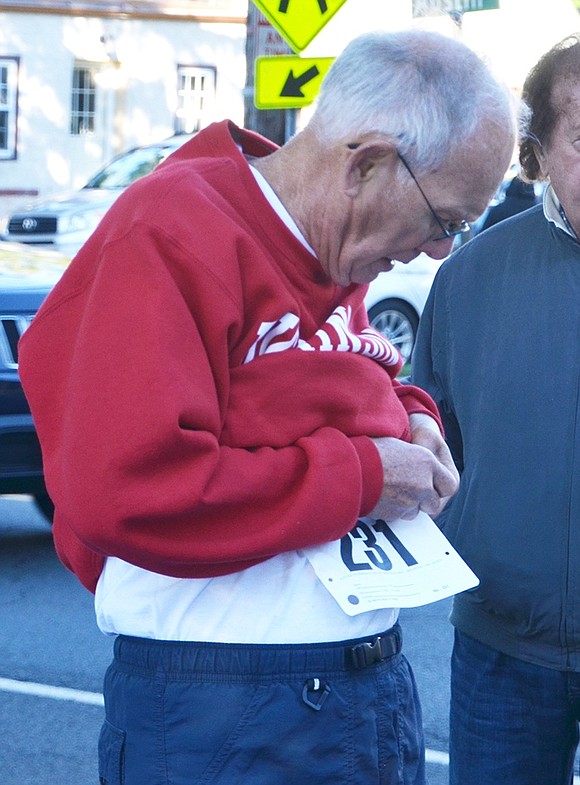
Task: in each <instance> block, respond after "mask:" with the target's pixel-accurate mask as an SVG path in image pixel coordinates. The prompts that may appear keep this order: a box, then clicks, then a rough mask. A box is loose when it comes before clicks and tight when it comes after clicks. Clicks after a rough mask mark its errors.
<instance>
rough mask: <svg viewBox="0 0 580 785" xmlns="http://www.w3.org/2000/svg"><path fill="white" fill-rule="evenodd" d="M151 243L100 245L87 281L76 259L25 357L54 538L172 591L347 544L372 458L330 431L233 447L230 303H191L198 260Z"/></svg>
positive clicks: (372, 487)
mask: <svg viewBox="0 0 580 785" xmlns="http://www.w3.org/2000/svg"><path fill="white" fill-rule="evenodd" d="M134 228H135V227H133V229H134ZM144 236H146V232H143V233H141V234H140V233H138V232H137V233H136V234H135V233H133V234H131V235H129V234H127V235H126V236H125V237H122V238H120V239H117V240H115V241H114V242H112V243H109V244H106V245H105V246H104V247H103V249H102V250H101V251H100V252H99V254H100V259H99V264H98V265H96V266H95V269H94V270H91V271H88V272H87V270H86V269H85V268H86V267H87V266H88V265H89V260H90V257H91V254H90V253H89V250H87V251H86V258H85V257H84V256H83V251H81V253H80V254H79V256H78V257H77V259H76V260H75V262H73V265H71V267H70V268H69V270H68V271H67V273H65V276H64V277H63V279H62V280H61V282H60V284H59V285H57V287H56V288H55V290H53V292H52V293H51V295H50V296H49V298H48V300H47V301H46V303H45V305H44V306H43V308H42V309H41V311H40V312H39V314H38V316H37V317H36V318H35V321H34V323H33V325H32V326H31V328H29V330H28V331H27V333H26V334H25V336H24V338H23V339H22V342H21V347H20V371H21V378H22V383H23V386H24V389H25V392H26V395H27V398H28V400H29V403H30V406H31V410H32V412H33V416H34V419H35V424H36V427H37V430H38V433H39V437H40V441H41V444H42V450H43V459H44V466H45V476H46V481H47V487H48V490H49V493H50V495H51V497H52V498H53V500H54V502H55V505H56V518H55V530H56V529H58V530H60V531H65V530H66V531H71V532H72V533H73V534H74V537H75V538H76V539H77V540H78V541H79V542H81V543H83V545H84V546H86V547H87V548H88V549H90V551H92V552H93V553H96V554H99V555H106V556H117V557H119V558H122V559H124V560H126V561H128V562H131V563H133V564H136V565H138V566H141V567H144V568H146V569H149V570H152V571H155V572H160V573H163V574H166V575H172V576H175V577H207V576H212V575H219V574H224V573H227V572H231V571H234V570H236V571H237V570H239V569H242V568H244V567H247V566H251V565H252V564H255V563H257V562H259V561H261V560H263V559H265V558H268V557H270V556H272V555H274V554H277V553H280V552H283V551H288V550H294V549H298V548H302V547H306V546H309V545H314V544H317V543H320V542H325V541H329V540H332V539H337V538H339V537H341V536H343V535H344V534H345V533H346V532H347V531H348V530H349V529H350V528H351V527H352V524H353V522H354V521H355V520H356V518H357V517H358V516H359V515H361V514H364V513H365V512H368V510H369V509H371V508H372V507H373V506H374V504H375V503H376V501H377V499H378V496H379V493H380V487H381V480H382V470H381V466H380V460H379V458H378V454H377V452H376V450H375V448H374V445H372V443H371V441H370V440H369V439H368V438H367V437H365V436H357V437H355V438H350V437H348V436H346V435H345V434H344V433H343V432H341V431H340V430H338V429H336V428H333V427H329V426H324V427H321V428H318V429H316V430H314V431H313V432H311V433H308V434H306V435H304V437H302V438H299V439H297V440H296V441H295V442H294V443H293V444H291V445H287V446H283V447H271V446H268V445H261V446H260V445H259V446H256V447H255V448H252V449H248V448H246V447H244V448H237V447H236V446H232V445H224V444H223V443H222V442H221V440H220V434H221V431H222V427H223V421H224V416H225V412H226V410H227V399H228V385H229V373H230V367H229V344H230V343H231V342H233V341H235V339H236V330H237V329H238V326H237V325H236V323H235V320H232V319H228V318H226V313H228V312H231V311H232V304H231V302H229V301H228V298H229V297H230V295H228V292H227V291H225V290H222V289H220V287H219V286H213V291H214V292H217V294H214V295H213V296H210V295H209V294H208V293H209V292H210V287H209V286H208V287H206V288H205V289H204V287H203V286H201V287H200V291H194V290H192V291H187V292H185V294H187V296H184V289H185V288H187V286H186V283H185V282H186V280H187V276H186V274H185V268H186V267H187V265H188V264H191V263H192V262H191V259H187V258H186V256H185V255H184V252H183V249H182V248H178V247H177V246H172V244H171V240H170V239H168V238H165V240H164V242H165V243H166V244H167V245H166V246H165V247H164V248H163V249H160V248H159V247H158V242H157V245H156V243H155V242H153V241H151V240H149V241H147V242H146V241H144V240H143V239H142V237H144ZM140 237H141V240H140V239H139V238H140ZM168 254H169V255H172V256H173V257H174V260H175V263H174V264H173V265H172V268H171V269H168V267H167V265H166V264H165V263H162V261H161V259H162V257H163V258H164V259H166V258H167V255H168ZM203 276H209V277H211V273H210V272H208V271H203ZM198 280H200V276H198ZM210 325H211V327H210Z"/></svg>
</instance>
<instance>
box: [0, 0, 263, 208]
mask: <svg viewBox="0 0 580 785" xmlns="http://www.w3.org/2000/svg"><path fill="white" fill-rule="evenodd" d="M247 9H248V2H247V0H132V1H128V2H115V1H114V0H113V1H109V0H90V1H89V2H83V1H82V0H78V1H77V0H72V1H71V0H63V2H49V1H48V0H40V1H38V2H33V1H32V0H20V1H16V0H14V1H13V2H9V3H2V2H0V215H1V214H3V213H5V212H7V211H8V210H11V209H13V208H15V207H18V206H21V205H23V204H25V203H26V202H27V201H30V200H31V199H32V198H35V197H37V196H38V197H41V198H44V197H46V196H51V195H53V194H57V193H59V192H61V191H67V190H70V189H74V188H79V187H81V186H82V185H83V184H84V182H85V181H86V180H87V179H88V177H89V176H90V175H92V174H93V173H94V172H96V171H97V170H98V169H99V168H100V167H101V166H102V165H104V164H105V163H107V162H108V161H109V160H110V159H111V158H112V157H113V156H114V155H116V154H118V153H120V152H123V151H124V150H126V149H128V148H130V147H134V146H136V145H140V144H146V143H149V142H155V141H158V140H160V139H164V138H166V137H168V136H171V135H173V134H175V133H191V132H193V131H196V130H199V129H200V128H202V127H204V126H206V125H208V124H209V123H211V122H212V121H214V120H216V119H222V118H223V117H229V118H231V119H232V120H234V121H235V122H238V123H239V124H240V125H241V124H243V121H244V99H243V91H244V85H245V81H246V54H245V45H246V19H247Z"/></svg>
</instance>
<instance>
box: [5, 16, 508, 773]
mask: <svg viewBox="0 0 580 785" xmlns="http://www.w3.org/2000/svg"><path fill="white" fill-rule="evenodd" d="M513 128H514V120H513V116H512V110H511V102H510V99H509V97H508V96H507V94H506V92H505V90H504V88H503V87H501V86H500V85H498V84H497V83H496V81H495V80H494V79H493V77H492V76H491V75H490V73H489V72H488V71H487V69H486V67H485V66H484V65H483V64H482V62H481V61H480V60H479V59H478V58H477V57H476V56H475V55H474V54H473V53H472V52H471V51H470V50H469V49H467V48H466V47H464V46H463V45H462V44H460V43H457V42H455V41H453V40H452V39H448V38H445V37H442V36H438V35H434V34H430V33H426V32H419V31H415V32H399V33H393V34H372V35H367V36H363V37H362V38H360V39H358V40H355V41H353V42H352V43H351V44H350V45H349V46H348V47H347V48H346V50H345V51H344V52H343V54H342V55H341V56H340V57H339V58H338V59H337V60H336V62H335V64H334V66H333V68H332V69H331V70H330V72H329V74H328V76H327V78H326V80H325V83H324V85H323V90H322V94H321V96H320V102H319V104H318V107H317V110H316V112H315V113H314V115H313V118H312V120H311V122H310V124H309V125H308V127H307V128H306V129H305V130H303V131H302V132H301V133H299V134H298V135H297V136H296V137H295V138H293V139H291V140H290V141H289V142H288V143H287V144H286V145H284V146H283V147H282V148H280V149H277V148H276V146H275V145H273V144H271V143H270V142H268V141H267V140H265V139H263V138H261V137H259V136H257V135H256V134H255V133H251V132H249V131H246V130H242V129H240V128H237V127H235V126H234V125H233V124H232V123H230V122H227V121H224V122H220V123H217V124H215V125H213V126H210V127H209V128H207V129H205V130H204V131H202V132H200V133H199V134H198V135H197V136H196V137H195V138H194V139H193V140H192V141H191V142H189V143H187V144H186V145H184V146H183V147H182V148H181V149H180V150H179V151H178V152H176V153H175V154H174V155H172V156H171V157H170V158H169V159H168V160H167V161H166V162H165V163H164V164H163V165H161V166H160V167H159V168H158V169H157V170H156V171H155V172H154V173H152V175H150V176H148V177H146V178H143V179H142V180H140V181H139V182H137V183H136V184H135V185H134V186H132V187H131V188H129V189H128V190H127V191H126V192H125V193H124V194H123V195H122V196H121V198H120V199H119V200H118V201H117V202H116V203H115V205H114V207H113V208H112V210H111V211H110V212H109V213H108V215H107V216H106V217H105V219H104V220H103V221H102V223H101V225H100V227H99V228H98V229H97V231H96V232H95V234H94V235H93V236H92V237H91V238H90V239H89V241H88V242H87V243H86V245H85V246H84V247H83V248H82V249H81V251H80V253H79V254H78V256H77V257H76V258H75V260H74V261H73V262H72V264H71V266H70V268H69V269H68V270H67V272H66V273H65V275H64V276H63V278H62V280H61V281H60V283H59V284H58V285H57V286H56V288H55V289H54V290H53V292H52V293H51V295H50V296H49V298H48V300H47V301H46V303H45V305H44V307H43V308H42V309H41V311H40V312H39V314H38V316H37V318H36V319H35V321H34V324H33V326H32V327H31V328H30V329H29V331H28V332H27V333H26V335H25V337H24V339H23V341H22V346H21V355H20V356H21V374H22V379H23V384H24V387H25V390H26V393H27V395H28V397H29V400H30V404H31V408H32V411H33V415H34V417H35V421H36V425H37V428H38V432H39V436H40V440H41V443H42V447H43V454H44V459H45V470H46V480H47V485H48V488H49V491H50V494H51V496H52V498H53V500H54V502H55V505H56V514H55V522H54V534H55V538H56V545H57V548H58V552H59V554H60V556H61V558H62V560H63V561H64V563H65V564H66V565H67V566H68V567H70V568H71V569H72V570H73V571H74V572H75V573H76V574H77V575H78V577H79V579H80V580H81V581H82V582H83V584H84V585H85V586H87V587H88V588H89V589H90V590H91V591H95V592H96V600H95V601H96V611H97V620H98V624H99V626H100V628H101V629H102V630H103V631H104V632H105V633H108V634H113V635H116V636H117V638H116V641H115V659H114V662H113V664H112V666H111V668H110V670H109V671H108V674H107V677H106V680H105V702H106V712H107V714H106V721H105V724H104V726H103V731H102V734H101V737H100V746H99V761H100V777H101V782H103V783H107V785H113V783H120V782H121V781H122V782H124V783H126V785H145V784H146V785H161V783H167V782H171V783H174V785H186V784H187V785H191V784H192V783H194V782H207V783H209V782H212V783H216V784H217V783H223V784H225V783H228V784H229V783H240V782H255V783H268V785H292V784H293V783H296V785H304V784H305V783H323V782H329V783H330V782H332V783H337V782H341V783H345V784H346V783H349V784H351V783H352V785H355V784H357V785H358V784H359V783H360V785H362V783H364V784H365V785H368V783H370V782H377V783H378V782H381V783H400V782H405V783H417V784H418V783H422V782H423V781H424V753H423V737H422V729H421V713H420V706H419V701H418V698H417V695H416V690H415V686H414V681H413V677H412V673H411V670H410V668H409V665H408V663H407V661H406V659H405V658H404V656H403V655H402V653H401V634H400V629H399V626H398V624H397V610H396V609H393V608H381V607H378V608H377V609H376V610H374V611H372V612H365V613H360V614H355V615H350V614H348V613H345V612H344V611H343V609H342V608H341V606H340V605H339V603H338V602H336V601H335V599H334V597H333V596H332V595H331V594H330V593H329V591H328V590H327V588H326V585H325V584H323V582H322V581H321V580H320V579H319V578H318V573H317V571H316V570H315V568H314V566H313V558H314V557H315V555H316V553H317V549H316V546H320V545H321V544H323V543H329V542H337V541H339V540H340V538H343V537H348V532H349V530H350V529H352V528H353V526H355V525H356V523H357V520H358V518H359V516H373V517H375V518H381V519H384V520H393V519H396V518H399V517H405V518H412V517H414V516H416V514H417V512H418V511H419V510H423V511H425V512H427V513H430V514H432V515H436V514H438V513H439V512H440V511H441V509H442V508H443V506H444V505H445V503H446V500H447V498H448V497H449V496H451V495H452V494H453V493H454V492H455V491H456V489H457V474H456V470H455V468H454V466H453V462H452V460H451V457H450V455H449V453H448V451H447V447H446V445H445V443H444V441H443V439H442V437H441V434H440V431H439V427H438V415H437V410H436V408H435V406H434V405H433V403H432V401H431V400H430V398H429V397H428V396H427V395H426V394H425V393H423V392H422V391H421V390H419V389H417V388H414V387H412V386H404V385H401V384H399V383H398V382H397V381H396V379H395V377H396V375H397V372H398V370H399V367H400V361H399V357H398V355H397V352H396V351H395V350H393V348H392V347H391V346H390V344H389V343H388V342H387V341H386V340H385V339H384V338H383V337H382V336H381V335H379V334H378V333H376V332H374V331H373V330H371V329H370V328H369V327H368V321H367V317H366V313H365V309H364V302H363V300H364V295H365V291H366V286H365V284H366V283H367V282H369V281H371V280H372V279H373V278H374V277H375V276H376V275H378V274H379V273H380V272H382V271H387V270H390V269H391V268H392V266H393V264H394V260H399V261H401V262H404V263H405V262H409V261H411V260H412V259H413V258H414V257H415V256H417V255H418V254H419V253H421V252H422V251H424V252H426V253H427V254H429V255H431V256H432V257H434V258H442V257H444V256H447V255H448V253H449V251H450V249H451V245H452V242H453V238H454V236H455V235H456V234H457V233H459V232H462V231H463V230H464V229H466V228H467V226H468V222H469V220H472V219H474V218H476V217H477V216H478V215H479V214H480V213H481V212H482V211H483V210H484V208H485V206H486V204H487V202H488V200H489V198H490V197H491V195H492V194H493V192H494V190H495V188H496V187H497V185H498V183H499V181H500V179H501V176H502V174H503V172H504V171H505V169H506V167H507V165H508V163H509V160H510V156H511V154H512V149H513V144H514V131H513ZM369 547H371V546H370V544H369ZM313 554H314V556H313Z"/></svg>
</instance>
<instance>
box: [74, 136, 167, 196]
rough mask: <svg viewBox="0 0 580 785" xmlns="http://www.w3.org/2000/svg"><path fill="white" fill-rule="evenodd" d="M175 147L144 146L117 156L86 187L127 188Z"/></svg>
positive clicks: (147, 172)
mask: <svg viewBox="0 0 580 785" xmlns="http://www.w3.org/2000/svg"><path fill="white" fill-rule="evenodd" d="M173 149H174V148H173V147H165V146H163V147H161V146H160V147H143V148H139V149H136V150H131V151H130V152H129V153H125V154H124V155H121V156H120V157H119V158H115V159H114V160H113V161H111V163H110V164H108V165H107V166H105V168H104V169H101V171H100V172H98V173H97V174H96V175H94V177H92V178H91V179H90V180H89V181H88V183H87V184H86V185H85V188H127V186H129V185H131V183H134V182H135V180H138V179H139V178H140V177H143V175H146V174H149V172H151V171H152V170H153V169H154V168H155V167H156V166H157V164H159V163H161V161H164V160H165V159H166V158H167V156H168V155H169V154H170V153H172V152H173Z"/></svg>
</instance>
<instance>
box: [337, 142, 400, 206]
mask: <svg viewBox="0 0 580 785" xmlns="http://www.w3.org/2000/svg"><path fill="white" fill-rule="evenodd" d="M348 147H349V149H348V157H347V162H346V189H345V193H346V194H347V196H356V194H357V193H358V191H359V189H360V188H361V186H362V185H363V184H364V183H365V182H367V181H368V180H369V179H370V178H371V177H374V176H376V174H377V172H379V171H381V172H382V173H383V176H384V172H383V170H384V169H385V167H386V168H387V169H393V170H395V169H396V168H397V166H398V163H399V162H398V156H397V148H396V147H395V145H394V144H393V143H392V142H390V141H388V140H386V139H369V140H367V141H365V142H361V143H360V144H352V145H349V146H348Z"/></svg>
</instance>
